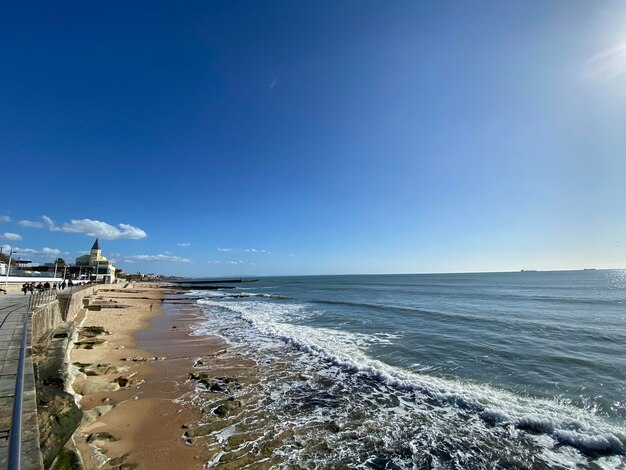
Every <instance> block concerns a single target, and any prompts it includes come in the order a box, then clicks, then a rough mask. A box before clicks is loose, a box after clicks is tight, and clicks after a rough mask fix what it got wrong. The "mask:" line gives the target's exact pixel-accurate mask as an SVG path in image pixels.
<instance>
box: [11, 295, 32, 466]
mask: <svg viewBox="0 0 626 470" xmlns="http://www.w3.org/2000/svg"><path fill="white" fill-rule="evenodd" d="M29 304H30V302H29ZM29 314H30V305H29V306H28V307H27V309H26V312H25V314H24V324H23V326H22V342H21V344H20V356H19V361H18V364H17V376H16V378H15V395H14V397H13V415H12V417H11V430H10V433H9V465H8V467H7V469H8V470H20V465H21V458H22V405H23V403H24V361H25V358H26V337H27V336H28V316H29Z"/></svg>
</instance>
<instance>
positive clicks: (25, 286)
mask: <svg viewBox="0 0 626 470" xmlns="http://www.w3.org/2000/svg"><path fill="white" fill-rule="evenodd" d="M27 291H28V283H26V282H25V283H24V284H22V292H24V295H26V292H27Z"/></svg>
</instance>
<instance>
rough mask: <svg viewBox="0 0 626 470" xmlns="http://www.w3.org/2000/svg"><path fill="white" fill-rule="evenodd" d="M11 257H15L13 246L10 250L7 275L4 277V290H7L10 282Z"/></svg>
mask: <svg viewBox="0 0 626 470" xmlns="http://www.w3.org/2000/svg"><path fill="white" fill-rule="evenodd" d="M11 258H13V247H11V251H9V262H8V264H7V275H6V276H5V278H4V291H5V292H6V291H7V285H8V284H9V272H10V271H11Z"/></svg>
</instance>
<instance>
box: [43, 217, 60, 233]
mask: <svg viewBox="0 0 626 470" xmlns="http://www.w3.org/2000/svg"><path fill="white" fill-rule="evenodd" d="M41 218H42V219H43V221H44V222H45V223H46V225H47V226H48V229H49V230H50V231H52V232H58V231H59V230H61V229H60V228H59V227H57V226H56V225H54V221H53V220H52V219H51V218H50V217H48V216H47V215H42V216H41Z"/></svg>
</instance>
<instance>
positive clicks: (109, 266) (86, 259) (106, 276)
mask: <svg viewBox="0 0 626 470" xmlns="http://www.w3.org/2000/svg"><path fill="white" fill-rule="evenodd" d="M76 266H78V267H80V268H85V271H86V272H88V273H90V279H91V280H95V281H96V282H104V283H106V284H111V283H112V282H115V266H114V265H113V262H112V261H109V260H108V259H106V258H105V257H104V256H102V251H101V250H100V243H98V239H97V238H96V241H95V242H94V244H93V246H92V247H91V251H90V252H89V254H88V255H84V256H79V257H78V258H76Z"/></svg>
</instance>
